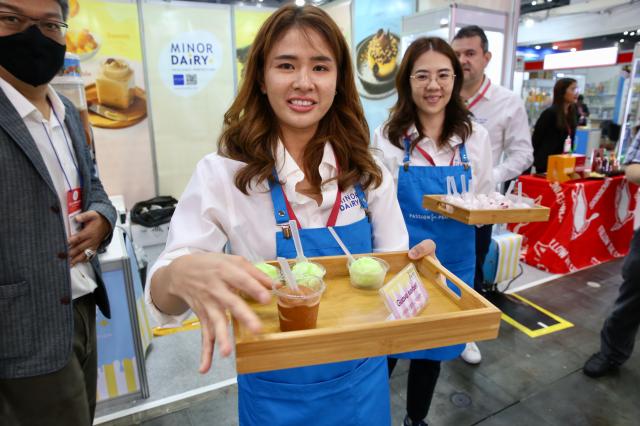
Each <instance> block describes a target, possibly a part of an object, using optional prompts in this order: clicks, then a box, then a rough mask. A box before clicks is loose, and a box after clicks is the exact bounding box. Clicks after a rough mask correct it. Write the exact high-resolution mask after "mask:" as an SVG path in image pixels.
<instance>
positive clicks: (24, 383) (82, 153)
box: [0, 0, 116, 426]
mask: <svg viewBox="0 0 640 426" xmlns="http://www.w3.org/2000/svg"><path fill="white" fill-rule="evenodd" d="M68 10H69V5H68V3H67V0H0V181H2V186H0V217H2V219H3V220H2V223H1V224H0V329H1V331H0V424H2V425H5V424H7V425H62V424H64V425H78V426H80V425H82V426H85V425H90V424H91V423H92V421H93V413H94V409H95V401H96V378H97V350H96V332H95V313H96V305H97V306H98V307H99V308H100V309H101V311H102V312H103V313H104V314H105V316H107V317H109V315H110V313H109V303H108V300H107V294H106V289H105V286H104V283H103V282H102V279H101V278H100V268H99V263H98V259H97V258H96V257H95V255H96V251H98V249H100V248H101V247H104V246H105V245H106V244H108V242H109V240H110V238H111V231H112V229H113V225H114V223H115V218H116V212H115V209H114V208H113V206H112V205H111V203H110V202H109V199H108V197H107V194H106V193H105V191H104V189H103V188H102V184H101V183H100V180H99V179H98V178H97V177H96V176H95V173H94V172H93V168H92V162H91V160H90V157H89V152H88V149H87V143H86V140H85V136H84V128H83V125H82V121H81V120H80V116H79V114H78V111H77V110H76V109H75V108H74V107H73V105H72V104H71V102H69V100H67V99H64V98H61V97H59V96H58V95H57V94H56V93H55V91H54V90H53V89H52V88H51V87H50V86H49V84H48V83H49V82H50V81H51V80H52V79H53V77H54V76H55V74H56V73H57V72H58V71H59V70H60V68H61V67H62V64H63V62H64V55H65V33H66V28H67V25H66V23H65V22H64V21H65V19H66V16H67V13H68Z"/></svg>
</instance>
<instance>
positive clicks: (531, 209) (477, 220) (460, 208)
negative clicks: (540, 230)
mask: <svg viewBox="0 0 640 426" xmlns="http://www.w3.org/2000/svg"><path fill="white" fill-rule="evenodd" d="M461 184H462V185H461V186H462V191H461V192H458V189H457V186H456V182H455V178H454V177H452V176H449V177H448V178H447V194H446V195H425V196H424V197H423V199H422V207H424V208H425V209H427V210H430V211H432V212H435V213H439V214H441V215H442V216H446V217H448V218H451V219H454V220H457V221H458V222H462V223H466V224H467V225H486V224H495V223H523V222H547V221H548V220H549V214H550V209H549V208H548V207H544V206H541V205H539V204H536V203H535V201H534V200H533V199H532V198H529V197H526V196H524V195H523V194H522V182H518V191H517V193H515V191H514V188H515V181H512V182H511V184H510V185H509V187H508V189H507V191H506V192H505V194H504V195H503V194H500V193H499V192H492V193H490V194H481V193H477V192H475V191H474V189H473V181H470V182H469V186H468V188H467V185H466V182H465V177H464V176H461Z"/></svg>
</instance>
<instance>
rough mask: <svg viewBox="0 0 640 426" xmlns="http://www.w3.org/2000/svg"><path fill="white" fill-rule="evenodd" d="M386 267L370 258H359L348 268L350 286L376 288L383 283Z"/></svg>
mask: <svg viewBox="0 0 640 426" xmlns="http://www.w3.org/2000/svg"><path fill="white" fill-rule="evenodd" d="M387 269H388V268H387V267H386V265H384V264H382V263H381V262H380V261H378V260H376V259H374V258H372V257H361V258H359V259H356V260H355V261H354V262H353V263H352V264H351V265H350V266H349V275H350V277H351V284H352V285H354V286H355V287H363V288H378V287H380V286H381V285H382V284H383V282H384V277H385V275H386V273H387Z"/></svg>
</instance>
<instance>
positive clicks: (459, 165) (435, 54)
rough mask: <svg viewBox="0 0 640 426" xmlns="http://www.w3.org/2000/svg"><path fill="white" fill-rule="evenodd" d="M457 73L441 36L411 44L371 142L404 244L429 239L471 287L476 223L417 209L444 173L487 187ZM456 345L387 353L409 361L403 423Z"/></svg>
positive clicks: (425, 405)
mask: <svg viewBox="0 0 640 426" xmlns="http://www.w3.org/2000/svg"><path fill="white" fill-rule="evenodd" d="M462 79H463V74H462V67H461V66H460V63H459V62H458V59H457V58H456V55H455V53H454V51H453V49H452V48H451V47H450V46H449V45H448V44H447V43H446V42H445V41H444V40H442V39H440V38H436V37H431V38H420V39H417V40H415V41H414V42H413V43H411V45H410V46H409V48H408V49H407V51H406V53H405V55H404V58H403V60H402V63H401V65H400V69H399V70H398V74H397V75H396V89H397V91H398V100H397V102H396V104H395V105H394V106H393V108H392V109H391V115H390V117H389V120H388V121H387V122H386V123H385V124H384V125H382V126H380V127H379V128H378V129H376V132H375V135H374V146H375V147H376V148H377V152H378V154H379V155H380V157H381V159H382V161H383V162H384V164H385V165H386V166H387V168H388V169H389V170H390V171H391V174H392V175H393V176H394V178H395V179H396V183H397V194H398V201H399V202H400V207H401V208H402V214H403V216H404V220H405V223H406V225H407V229H408V231H409V243H410V244H414V243H415V242H416V241H422V240H423V239H427V238H430V239H433V240H434V241H435V242H436V244H437V246H438V249H437V251H436V255H437V256H438V259H440V261H441V262H442V263H443V265H444V266H445V267H446V268H447V269H449V270H450V271H451V272H453V273H454V274H455V275H457V276H458V277H459V278H461V279H462V280H463V281H464V282H465V283H469V284H470V285H471V286H473V278H474V273H475V228H474V227H473V226H470V225H465V224H463V223H460V222H456V221H454V220H452V219H448V218H445V217H443V216H442V215H439V214H437V213H432V212H429V211H427V210H425V209H424V208H423V207H422V197H423V195H425V194H446V193H447V178H448V177H449V176H452V177H454V178H455V181H456V182H457V188H458V190H459V191H460V190H461V189H462V188H463V186H465V185H469V182H473V184H472V185H473V188H474V190H475V191H476V192H480V193H489V192H491V190H492V187H493V184H492V182H491V166H492V164H493V162H492V159H491V146H490V142H489V135H488V132H487V131H486V130H485V129H484V128H483V127H482V126H479V125H476V124H473V122H472V120H471V113H470V112H469V111H468V110H467V108H466V106H465V104H464V101H463V100H462V98H461V97H460V89H461V87H462ZM463 182H464V183H463ZM449 286H450V287H451V288H452V290H454V291H456V292H457V293H458V294H460V292H459V290H458V289H457V288H456V287H455V286H453V285H452V284H451V283H449ZM463 348H464V345H456V346H450V347H445V348H437V349H430V350H425V351H418V352H411V353H408V354H401V355H397V356H394V357H390V358H389V368H390V371H392V370H393V367H395V364H396V362H397V358H410V359H411V364H410V367H409V382H408V389H407V416H406V417H405V422H404V423H405V425H407V426H410V425H423V424H425V423H424V419H425V418H426V416H427V413H428V412H429V406H430V405H431V399H432V397H433V391H434V389H435V386H436V382H437V380H438V375H439V374H440V361H443V360H449V359H453V358H455V357H457V356H458V355H460V353H461V352H462V350H463Z"/></svg>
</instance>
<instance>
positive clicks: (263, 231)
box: [145, 143, 409, 324]
mask: <svg viewBox="0 0 640 426" xmlns="http://www.w3.org/2000/svg"><path fill="white" fill-rule="evenodd" d="M275 159H276V170H277V171H278V177H279V179H280V181H284V185H283V189H284V192H285V194H286V196H287V199H288V200H289V202H290V204H291V208H292V209H293V211H294V212H295V214H296V216H297V218H298V220H299V221H300V223H301V226H302V228H323V227H325V226H326V225H327V220H328V218H329V215H330V213H331V209H332V208H333V204H334V201H335V199H336V194H337V190H338V185H337V182H336V181H335V180H333V181H331V182H329V183H327V184H326V185H323V187H322V203H321V204H320V206H318V204H317V203H316V202H315V201H314V200H313V199H312V198H310V197H307V196H305V195H303V194H300V193H298V192H296V191H295V186H296V184H297V183H298V182H300V181H301V180H303V179H304V173H303V172H302V170H301V169H300V168H299V167H298V165H297V164H296V162H295V161H294V160H293V158H292V157H291V155H290V154H289V153H288V152H287V151H286V150H285V149H284V146H283V145H282V143H278V147H277V150H276V155H275ZM243 165H244V163H241V162H238V161H235V160H231V159H228V158H225V157H222V156H220V155H218V154H210V155H207V156H206V157H204V158H203V159H202V160H200V162H199V163H198V165H197V167H196V170H195V172H194V174H193V176H192V177H191V180H190V181H189V184H188V185H187V188H186V189H185V191H184V193H183V194H182V196H181V198H180V202H179V203H178V206H177V207H176V210H175V212H174V214H173V216H172V218H171V225H170V227H169V235H168V237H167V245H166V247H165V249H164V251H163V252H162V253H161V254H160V256H159V257H158V260H157V261H156V263H155V264H154V265H153V267H152V268H151V269H150V271H149V274H148V278H147V285H146V286H145V301H146V303H147V305H148V307H149V310H150V312H151V313H152V315H153V316H154V317H155V319H156V320H157V321H158V322H159V323H160V324H177V323H179V321H180V320H181V319H182V318H184V317H185V315H186V314H183V315H178V316H170V315H165V314H163V313H162V312H160V311H159V310H158V309H157V308H156V307H155V305H154V304H153V302H152V300H151V296H150V288H151V285H150V280H151V277H152V276H153V274H154V273H155V272H156V271H157V270H158V268H160V267H162V266H166V265H168V264H169V263H171V262H172V261H173V260H175V259H177V258H178V257H180V256H184V255H186V254H190V253H196V252H214V253H221V252H223V250H224V248H225V245H226V244H227V243H229V245H230V251H231V253H233V254H238V255H241V256H244V257H246V258H247V259H250V260H251V253H250V251H253V252H254V253H255V254H256V255H257V256H259V257H260V258H262V259H267V260H269V259H275V258H276V232H278V231H280V228H279V227H278V226H277V225H276V220H275V217H274V212H273V202H272V200H271V195H270V192H269V186H268V183H267V182H262V183H261V184H260V185H257V186H252V188H251V189H250V190H249V195H245V194H243V193H242V192H241V191H240V190H239V189H238V188H237V187H236V186H235V175H236V172H237V171H238V170H239V169H240V168H241V167H242V166H243ZM379 166H380V168H381V170H382V173H383V181H382V184H381V185H380V186H379V187H378V188H372V187H370V188H369V189H368V190H366V191H365V194H366V198H367V202H368V204H369V212H370V215H371V216H370V217H371V226H372V232H373V248H374V251H375V252H387V251H397V250H407V249H408V245H409V237H408V234H407V229H406V226H405V224H404V220H403V218H402V212H401V211H400V206H399V205H398V203H397V200H396V196H395V190H394V185H393V180H392V178H391V176H390V175H389V172H388V171H387V170H386V169H385V168H384V167H383V166H382V165H381V164H379ZM319 171H320V176H321V177H322V181H323V182H324V181H326V180H328V179H330V178H332V177H334V176H336V175H337V168H336V161H335V156H334V153H333V148H332V147H331V144H330V143H327V144H325V147H324V154H323V157H322V161H321V163H320V166H319ZM364 217H365V212H364V210H363V209H362V208H360V205H359V202H358V199H357V197H355V191H354V189H353V188H349V189H347V190H345V191H343V193H342V197H341V203H340V212H339V214H338V218H337V222H336V225H349V224H351V223H354V222H357V221H359V220H360V219H363V218H364ZM249 247H250V248H249Z"/></svg>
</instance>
